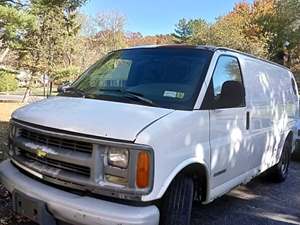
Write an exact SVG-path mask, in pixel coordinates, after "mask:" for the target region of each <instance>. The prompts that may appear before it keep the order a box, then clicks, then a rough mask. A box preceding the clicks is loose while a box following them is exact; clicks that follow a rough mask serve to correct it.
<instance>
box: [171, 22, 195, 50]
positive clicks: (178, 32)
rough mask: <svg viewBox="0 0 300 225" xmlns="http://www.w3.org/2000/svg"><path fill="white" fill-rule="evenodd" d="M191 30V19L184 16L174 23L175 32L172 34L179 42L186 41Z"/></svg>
mask: <svg viewBox="0 0 300 225" xmlns="http://www.w3.org/2000/svg"><path fill="white" fill-rule="evenodd" d="M192 32H193V31H192V26H191V21H188V20H186V19H185V18H183V19H180V20H179V22H178V24H176V25H175V33H174V34H173V36H174V38H175V40H174V41H175V42H176V43H179V44H182V43H187V41H188V40H189V38H190V37H191V35H192Z"/></svg>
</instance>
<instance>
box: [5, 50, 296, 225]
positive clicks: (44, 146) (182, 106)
mask: <svg viewBox="0 0 300 225" xmlns="http://www.w3.org/2000/svg"><path fill="white" fill-rule="evenodd" d="M61 90H62V92H61V93H60V94H59V96H57V97H52V98H48V99H47V100H43V101H40V102H37V103H34V104H31V105H27V106H25V107H23V108H20V109H18V110H17V111H15V112H14V113H13V115H12V119H11V122H10V130H9V142H8V143H9V152H8V155H9V159H8V160H7V161H5V162H2V163H1V165H0V181H1V183H2V184H3V185H4V186H5V187H6V188H7V189H8V190H9V192H10V193H12V198H13V207H14V210H15V211H16V212H17V213H20V214H23V215H25V216H27V217H29V218H31V219H32V220H34V221H36V222H37V223H40V224H47V225H48V224H60V222H61V221H63V222H66V223H68V224H79V225H95V224H98V225H121V224H122V225H131V224H132V225H133V224H134V225H138V224H139V225H141V224H145V225H158V224H163V225H188V224H189V223H190V219H191V210H192V205H193V200H197V201H201V202H202V203H203V204H207V203H209V202H211V201H213V200H214V199H216V198H217V197H219V196H222V195H224V194H225V193H226V192H228V191H230V190H231V189H233V188H234V187H236V186H238V185H240V184H243V183H246V182H248V181H250V180H251V179H252V178H253V177H255V176H257V175H259V174H261V173H262V172H265V171H266V170H268V174H269V176H270V177H271V178H272V179H273V180H274V181H277V182H280V181H284V180H285V178H286V177H287V174H288V167H289V161H290V155H291V153H292V152H293V149H294V139H295V138H294V132H295V130H296V129H295V126H296V116H297V111H298V90H297V87H296V84H295V79H294V77H293V74H292V73H291V72H290V71H289V70H288V69H286V68H284V67H282V66H279V65H276V64H274V63H272V62H268V61H264V60H261V59H257V58H255V57H254V56H251V55H247V54H244V53H241V52H237V51H234V50H230V49H225V48H215V47H206V46H151V47H138V48H132V49H123V50H117V51H113V52H111V53H109V54H108V55H107V56H106V57H104V58H102V59H101V60H100V61H98V62H97V63H96V64H94V65H93V66H91V67H90V68H89V69H88V70H87V71H85V72H84V73H83V75H82V76H80V78H79V79H77V80H76V81H75V82H74V83H72V84H71V85H70V86H69V87H65V88H62V89H61Z"/></svg>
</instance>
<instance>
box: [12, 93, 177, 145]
mask: <svg viewBox="0 0 300 225" xmlns="http://www.w3.org/2000/svg"><path fill="white" fill-rule="evenodd" d="M173 111H174V110H171V109H163V108H156V107H148V106H143V105H134V104H126V103H118V102H109V101H102V100H94V99H84V98H71V97H52V98H49V99H46V100H43V101H40V102H36V103H33V104H30V105H27V106H24V107H22V108H20V109H18V110H16V111H15V112H14V113H13V115H12V118H14V119H17V120H20V121H25V122H29V123H32V124H37V125H41V126H45V127H50V128H56V129H60V130H65V131H71V132H76V133H82V134H88V135H94V136H99V137H105V138H112V139H119V140H126V141H134V140H135V139H136V136H137V135H138V133H139V132H140V131H142V130H143V129H144V128H145V127H147V126H149V125H150V124H151V123H153V122H154V121H157V120H159V119H160V118H162V117H164V116H165V115H167V114H169V113H171V112H173Z"/></svg>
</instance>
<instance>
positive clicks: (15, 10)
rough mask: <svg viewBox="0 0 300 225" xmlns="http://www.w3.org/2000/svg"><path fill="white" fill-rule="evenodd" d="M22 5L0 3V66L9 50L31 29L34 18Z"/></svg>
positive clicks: (4, 0) (9, 2)
mask: <svg viewBox="0 0 300 225" xmlns="http://www.w3.org/2000/svg"><path fill="white" fill-rule="evenodd" d="M23 7H24V5H22V4H21V3H18V2H16V3H15V2H13V1H6V0H1V1H0V18H1V19H0V64H2V63H3V61H4V58H5V57H6V56H7V55H8V53H9V50H10V49H11V48H14V47H15V46H16V45H17V43H18V42H20V41H21V39H22V38H23V35H24V34H25V33H27V32H28V31H29V30H31V29H33V27H34V25H35V22H36V18H35V16H34V15H31V14H30V13H29V12H28V10H27V9H26V8H25V9H23Z"/></svg>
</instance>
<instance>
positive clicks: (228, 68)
mask: <svg viewBox="0 0 300 225" xmlns="http://www.w3.org/2000/svg"><path fill="white" fill-rule="evenodd" d="M232 83H234V84H235V85H240V87H242V88H244V87H243V80H242V74H241V70H240V66H239V62H238V60H237V58H235V57H232V56H220V58H219V59H218V62H217V66H216V68H215V71H214V74H213V77H212V87H213V101H214V102H215V106H216V108H233V107H242V106H245V96H239V97H240V98H243V99H242V101H240V102H241V104H239V105H237V106H232V104H231V102H230V101H227V102H226V101H225V102H224V101H222V99H221V92H226V91H227V93H226V99H232V101H235V99H236V98H237V97H238V96H236V95H237V93H235V91H234V88H232V91H230V88H228V87H227V88H226V85H227V86H228V84H232Z"/></svg>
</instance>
